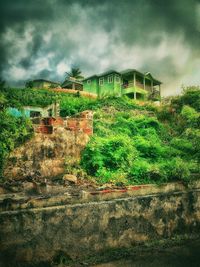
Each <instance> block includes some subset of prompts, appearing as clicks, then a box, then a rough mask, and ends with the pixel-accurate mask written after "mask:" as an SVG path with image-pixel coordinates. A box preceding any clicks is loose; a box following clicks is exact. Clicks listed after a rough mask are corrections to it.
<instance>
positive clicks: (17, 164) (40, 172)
mask: <svg viewBox="0 0 200 267" xmlns="http://www.w3.org/2000/svg"><path fill="white" fill-rule="evenodd" d="M88 141H89V136H88V134H86V133H84V132H74V131H71V130H68V129H65V128H64V127H56V128H54V132H53V133H52V134H42V133H35V135H34V137H33V138H32V139H31V140H29V141H28V142H26V143H25V144H24V145H22V146H20V147H18V148H16V149H15V150H14V151H13V152H12V153H11V154H10V157H9V159H8V160H7V164H6V166H5V170H4V177H5V179H11V180H26V179H29V178H35V179H45V178H52V177H56V176H59V175H62V174H63V173H64V171H65V169H64V168H65V165H67V164H68V161H70V159H73V161H74V162H75V161H78V160H79V158H80V153H81V151H82V150H83V149H84V147H85V146H86V144H87V142H88Z"/></svg>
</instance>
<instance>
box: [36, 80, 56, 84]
mask: <svg viewBox="0 0 200 267" xmlns="http://www.w3.org/2000/svg"><path fill="white" fill-rule="evenodd" d="M32 82H48V83H54V84H60V83H59V82H53V81H50V80H46V79H35V80H32Z"/></svg>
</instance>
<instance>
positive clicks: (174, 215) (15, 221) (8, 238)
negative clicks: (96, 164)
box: [0, 188, 200, 263]
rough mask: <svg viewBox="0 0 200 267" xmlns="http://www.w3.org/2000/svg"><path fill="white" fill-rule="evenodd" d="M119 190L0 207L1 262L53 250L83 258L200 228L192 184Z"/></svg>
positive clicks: (43, 256)
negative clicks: (116, 194)
mask: <svg viewBox="0 0 200 267" xmlns="http://www.w3.org/2000/svg"><path fill="white" fill-rule="evenodd" d="M120 196H121V197H120V198H112V199H111V198H110V199H109V198H107V200H104V201H103V200H100V199H98V200H95V197H94V198H93V200H92V199H91V198H90V199H87V200H86V201H85V203H81V202H80V203H76V202H74V203H73V201H72V200H71V202H70V203H69V204H66V203H65V204H63V205H62V203H60V206H58V205H57V206H49V207H40V208H39V207H38V208H36V207H35V208H32V209H31V208H27V209H21V210H20V209H19V210H13V211H9V210H7V211H3V212H1V213H0V225H1V227H0V238H1V240H0V243H1V246H0V255H1V256H0V260H1V262H5V259H7V260H10V261H15V262H32V263H36V262H42V261H51V260H52V259H53V258H54V257H55V256H56V255H57V254H59V253H62V254H64V255H66V256H68V257H70V258H72V259H76V258H84V257H86V256H88V255H91V254H94V253H98V252H99V251H104V250H107V249H110V248H112V249H114V248H123V247H131V246H136V245H138V244H141V243H143V242H146V241H153V240H160V239H164V238H171V237H174V236H177V235H183V234H195V233H199V231H200V190H199V189H198V188H190V189H187V188H185V189H184V190H175V191H171V192H169V191H167V190H160V192H157V193H155V194H150V195H138V196H137V195H135V196H127V195H124V197H123V195H120Z"/></svg>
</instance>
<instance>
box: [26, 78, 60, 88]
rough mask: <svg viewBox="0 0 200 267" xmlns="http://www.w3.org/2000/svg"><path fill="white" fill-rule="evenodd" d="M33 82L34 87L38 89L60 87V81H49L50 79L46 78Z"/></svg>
mask: <svg viewBox="0 0 200 267" xmlns="http://www.w3.org/2000/svg"><path fill="white" fill-rule="evenodd" d="M30 82H31V87H32V88H38V89H40V88H41V89H42V88H45V89H49V88H57V87H60V83H59V82H53V81H49V80H45V79H36V80H33V81H30Z"/></svg>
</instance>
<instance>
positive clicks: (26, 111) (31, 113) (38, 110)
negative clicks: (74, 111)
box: [8, 103, 60, 118]
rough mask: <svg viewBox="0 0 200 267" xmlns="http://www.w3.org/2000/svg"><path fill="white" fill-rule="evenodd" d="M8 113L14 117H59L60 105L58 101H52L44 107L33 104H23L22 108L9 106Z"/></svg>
mask: <svg viewBox="0 0 200 267" xmlns="http://www.w3.org/2000/svg"><path fill="white" fill-rule="evenodd" d="M8 111H9V113H10V114H12V115H13V116H15V117H22V116H25V117H28V118H35V117H43V118H44V117H55V118H56V117H59V115H60V105H59V103H53V104H51V105H48V106H46V107H34V106H24V107H23V109H22V110H19V109H17V108H12V107H11V108H9V109H8Z"/></svg>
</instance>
